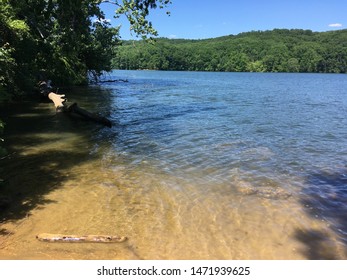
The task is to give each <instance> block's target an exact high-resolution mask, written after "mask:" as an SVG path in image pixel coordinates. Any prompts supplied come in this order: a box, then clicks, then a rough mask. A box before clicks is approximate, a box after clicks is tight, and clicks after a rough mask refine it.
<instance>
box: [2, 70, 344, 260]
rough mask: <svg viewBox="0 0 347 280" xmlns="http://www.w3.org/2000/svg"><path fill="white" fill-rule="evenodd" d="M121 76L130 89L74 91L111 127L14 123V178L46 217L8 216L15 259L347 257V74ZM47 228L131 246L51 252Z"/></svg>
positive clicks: (7, 241) (18, 118)
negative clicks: (118, 239) (109, 237)
mask: <svg viewBox="0 0 347 280" xmlns="http://www.w3.org/2000/svg"><path fill="white" fill-rule="evenodd" d="M110 78H111V79H113V78H120V79H128V80H129V82H128V83H122V82H119V83H105V84H102V86H92V87H89V88H76V89H74V90H73V91H71V92H69V93H67V95H68V96H71V97H70V99H71V100H72V101H78V103H79V104H80V105H81V106H82V107H84V108H88V109H90V110H99V111H100V112H102V113H103V114H106V115H107V116H108V117H109V118H110V119H111V120H112V122H113V124H114V126H113V127H112V128H111V129H109V128H103V127H100V126H98V125H97V126H95V125H93V124H90V123H85V122H82V121H80V120H71V119H69V118H58V117H55V116H54V110H53V109H52V108H51V105H50V104H40V105H38V106H34V107H33V108H30V109H26V111H25V110H24V112H23V111H21V112H22V113H18V112H12V113H11V114H10V115H11V117H10V118H9V119H8V120H7V122H8V123H9V124H11V123H12V124H13V125H12V128H11V126H10V125H9V126H10V128H8V130H9V131H8V135H7V137H8V141H9V142H10V143H11V145H12V147H11V149H12V150H13V151H16V152H17V154H16V156H17V158H16V156H15V155H14V156H13V158H12V161H11V159H8V161H9V163H8V169H7V170H10V171H7V175H5V177H6V178H8V179H9V181H10V184H12V185H16V186H18V185H20V184H23V182H26V187H25V188H27V189H30V191H29V190H26V191H22V192H23V193H24V195H22V196H23V197H25V199H27V200H29V202H30V203H31V206H29V207H27V208H25V207H23V205H22V204H23V203H24V202H25V199H22V198H21V199H20V202H21V205H22V206H21V207H22V208H23V209H22V208H20V209H21V211H22V212H25V213H26V214H27V213H31V214H32V215H31V216H29V217H28V216H25V213H23V214H22V215H13V216H11V215H8V216H6V217H5V218H4V219H3V225H2V226H3V228H4V229H3V232H4V233H6V234H3V236H4V237H3V239H4V241H3V244H4V245H3V249H2V253H3V256H4V258H53V259H54V258H82V259H84V258H91V259H100V258H101V259H110V258H111V259H112V258H119V259H123V258H124V259H137V258H139V259H306V258H308V259H317V258H323V259H345V258H346V257H347V250H346V247H347V226H346V225H347V214H346V213H347V211H346V210H347V206H346V205H347V168H346V163H347V145H346V144H347V140H346V139H347V130H346V127H347V118H346V110H347V76H346V75H323V74H265V73H208V72H161V71H114V72H113V74H112V76H111V77H110ZM85 91H86V93H85V94H84V92H85ZM52 110H53V113H52ZM41 114H46V115H50V118H45V119H44V120H42V119H41V118H40V115H41ZM32 120H35V121H37V122H40V123H39V124H38V126H37V127H36V128H29V127H30V126H28V125H25V121H27V122H28V124H29V123H32V122H31V121H32ZM18 157H20V159H22V161H20V160H19V158H18ZM21 164H22V165H21ZM30 166H31V167H30ZM35 166H36V167H38V168H36V169H35ZM18 170H22V171H21V172H18ZM18 173H20V175H18ZM14 178H15V179H14ZM23 188H24V187H23ZM32 188H37V190H38V191H37V193H33V192H32ZM23 201H24V202H23ZM30 203H29V204H30ZM24 205H25V203H24ZM40 232H50V233H52V232H55V233H70V234H76V233H78V234H122V235H126V236H128V237H129V240H128V241H127V242H126V243H124V244H117V245H111V246H109V245H105V244H101V246H100V244H87V245H86V244H78V245H76V244H73V245H72V246H71V244H49V245H47V244H42V243H40V242H38V241H36V240H35V238H33V236H35V234H38V233H40ZM0 238H1V236H0ZM0 256H1V251H0Z"/></svg>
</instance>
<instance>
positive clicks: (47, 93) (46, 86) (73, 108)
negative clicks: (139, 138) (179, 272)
mask: <svg viewBox="0 0 347 280" xmlns="http://www.w3.org/2000/svg"><path fill="white" fill-rule="evenodd" d="M39 89H40V93H41V95H42V96H43V97H47V98H48V99H50V100H51V101H52V102H53V103H54V106H55V110H56V112H57V113H61V112H65V113H75V114H77V115H79V116H82V117H83V118H85V119H87V120H90V121H94V122H97V123H100V124H103V125H106V126H108V127H112V123H111V121H110V120H109V119H107V118H105V117H102V116H99V115H97V114H94V113H91V112H88V111H87V110H85V109H82V108H80V107H78V105H77V103H73V104H71V105H70V106H68V105H67V104H66V101H67V99H66V97H65V94H57V93H55V92H53V91H52V87H51V82H50V81H47V82H45V81H44V82H40V83H39Z"/></svg>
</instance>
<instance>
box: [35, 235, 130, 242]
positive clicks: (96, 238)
mask: <svg viewBox="0 0 347 280" xmlns="http://www.w3.org/2000/svg"><path fill="white" fill-rule="evenodd" d="M36 238H37V240H39V241H45V242H77V243H80V242H85V243H120V242H124V241H126V240H127V239H128V238H127V237H126V236H114V235H70V234H52V233H40V234H38V235H37V236H36Z"/></svg>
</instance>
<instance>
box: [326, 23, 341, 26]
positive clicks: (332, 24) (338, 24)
mask: <svg viewBox="0 0 347 280" xmlns="http://www.w3.org/2000/svg"><path fill="white" fill-rule="evenodd" d="M329 26H330V27H342V24H341V23H331V24H329Z"/></svg>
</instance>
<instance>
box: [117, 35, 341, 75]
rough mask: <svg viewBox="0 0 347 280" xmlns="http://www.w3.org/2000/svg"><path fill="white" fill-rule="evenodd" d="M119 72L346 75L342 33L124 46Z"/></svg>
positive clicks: (178, 41) (139, 43)
mask: <svg viewBox="0 0 347 280" xmlns="http://www.w3.org/2000/svg"><path fill="white" fill-rule="evenodd" d="M113 66H114V68H118V69H161V70H188V71H197V70H198V71H235V72H244V71H249V72H319V73H346V72H347V30H340V31H332V32H312V31H310V30H297V29H295V30H287V29H275V30H272V31H253V32H248V33H241V34H239V35H236V36H224V37H219V38H214V39H206V40H182V39H177V40H176V39H165V38H160V39H157V41H156V44H155V45H153V44H146V43H145V42H143V41H125V42H123V45H122V46H121V47H119V48H118V51H117V54H116V56H115V57H114V59H113Z"/></svg>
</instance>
